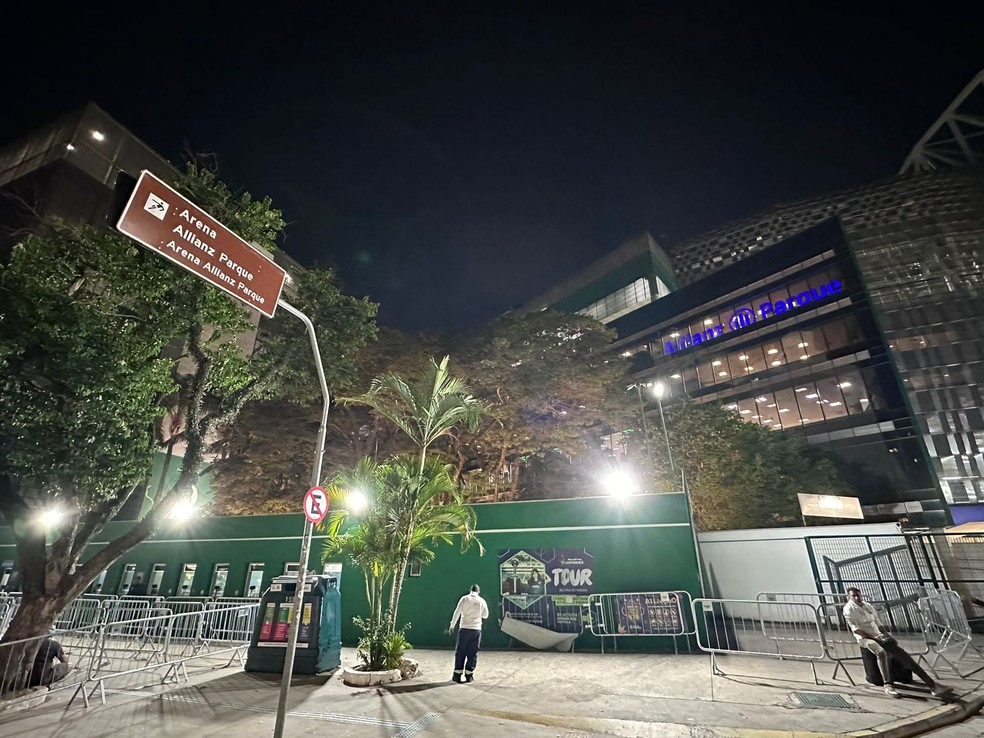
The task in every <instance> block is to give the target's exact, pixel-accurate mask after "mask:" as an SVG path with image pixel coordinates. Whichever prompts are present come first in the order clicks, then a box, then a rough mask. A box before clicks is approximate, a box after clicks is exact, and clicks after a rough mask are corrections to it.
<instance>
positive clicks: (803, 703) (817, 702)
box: [793, 692, 860, 710]
mask: <svg viewBox="0 0 984 738" xmlns="http://www.w3.org/2000/svg"><path fill="white" fill-rule="evenodd" d="M793 697H795V698H796V699H797V700H798V701H799V703H800V704H799V706H800V707H814V708H826V709H830V710H858V709H860V708H859V707H858V705H857V703H856V702H855V701H854V700H847V699H845V698H844V696H843V695H840V694H837V693H835V692H793Z"/></svg>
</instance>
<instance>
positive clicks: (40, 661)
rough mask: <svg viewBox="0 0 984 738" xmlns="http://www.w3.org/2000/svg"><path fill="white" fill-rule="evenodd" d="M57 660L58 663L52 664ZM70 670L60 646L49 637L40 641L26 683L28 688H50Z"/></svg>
mask: <svg viewBox="0 0 984 738" xmlns="http://www.w3.org/2000/svg"><path fill="white" fill-rule="evenodd" d="M55 660H57V661H58V662H59V663H57V664H54V663H52V662H53V661H55ZM71 668H72V666H71V664H69V663H68V657H67V656H65V651H64V650H63V649H62V647H61V644H60V643H59V642H58V641H56V640H55V639H54V638H51V637H50V636H49V637H48V638H45V639H44V640H43V641H41V646H40V647H39V648H38V652H37V654H36V655H35V656H34V667H33V668H32V669H31V677H30V679H29V680H28V682H27V686H29V687H40V686H46V687H47V686H51V685H52V684H54V683H55V682H58V681H61V680H62V679H64V678H65V676H66V675H67V674H68V672H69V670H70V669H71Z"/></svg>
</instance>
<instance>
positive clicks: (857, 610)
mask: <svg viewBox="0 0 984 738" xmlns="http://www.w3.org/2000/svg"><path fill="white" fill-rule="evenodd" d="M847 596H848V602H847V604H846V605H844V620H846V621H847V624H848V625H849V626H850V627H851V632H852V633H854V638H855V639H856V640H857V642H858V643H860V644H861V648H866V649H868V650H869V651H871V653H873V654H874V655H875V656H876V657H877V658H878V668H879V669H880V670H881V674H882V679H883V680H884V681H885V694H887V695H889V696H890V697H898V696H899V693H898V691H897V690H896V689H895V684H894V683H893V680H892V669H891V659H895V660H896V661H898V662H899V663H900V664H902V665H903V666H905V667H906V668H907V669H910V670H911V671H912V672H913V673H914V674H915V675H916V676H918V677H919V678H920V679H922V680H923V681H924V682H925V683H926V686H928V687H929V688H930V690H932V692H933V695H934V696H936V697H946V696H947V695H949V694H951V693H952V692H953V690H952V689H951V688H950V687H947V686H946V685H944V684H940V683H939V682H937V681H935V680H933V678H932V677H930V676H929V674H927V673H926V671H925V670H924V669H923V668H922V667H921V666H919V664H917V663H916V661H915V659H913V658H912V656H910V655H909V653H908V652H907V651H906V650H905V649H903V648H902V647H901V646H900V645H899V644H898V641H896V640H895V639H894V638H893V637H892V636H891V635H889V634H888V633H886V632H885V631H884V629H883V628H882V626H881V623H880V622H879V621H878V613H877V612H875V608H874V607H872V606H871V603H869V602H865V601H864V596H863V595H862V594H861V590H860V589H858V588H857V587H850V588H849V589H848V590H847Z"/></svg>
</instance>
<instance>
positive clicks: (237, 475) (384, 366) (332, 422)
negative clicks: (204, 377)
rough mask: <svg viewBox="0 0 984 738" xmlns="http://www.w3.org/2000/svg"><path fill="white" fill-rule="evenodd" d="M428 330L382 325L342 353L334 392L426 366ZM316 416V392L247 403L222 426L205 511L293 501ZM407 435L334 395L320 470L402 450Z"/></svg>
mask: <svg viewBox="0 0 984 738" xmlns="http://www.w3.org/2000/svg"><path fill="white" fill-rule="evenodd" d="M436 345H437V342H436V339H434V338H433V337H431V336H416V337H411V336H408V335H406V334H403V333H400V332H399V331H395V330H392V329H387V328H381V329H380V331H379V336H378V338H377V340H376V341H373V342H370V343H368V344H367V345H366V346H364V347H363V348H362V349H361V350H359V351H358V353H357V354H356V355H355V357H354V358H352V357H348V356H347V357H345V358H344V359H340V360H342V361H346V362H347V364H348V365H349V367H348V370H349V373H350V375H351V376H348V377H346V378H345V380H346V381H345V382H344V383H342V382H336V383H334V384H333V386H332V390H333V392H336V393H348V392H352V391H353V390H354V389H355V388H360V389H364V388H366V387H368V386H369V383H370V382H371V380H372V378H373V377H375V376H377V375H379V374H384V373H389V374H398V375H401V376H410V375H414V374H417V373H419V372H420V370H421V369H422V368H423V367H424V366H426V363H427V361H428V360H429V357H430V356H432V355H433V354H432V353H431V349H432V348H433V347H434V346H436ZM320 420H321V398H320V395H319V396H318V397H317V398H314V399H312V398H310V397H308V396H307V395H306V394H305V395H304V396H302V397H292V398H290V399H289V400H273V401H269V400H267V401H254V402H251V403H249V404H248V405H247V406H246V407H245V408H244V410H243V412H242V413H241V414H240V415H239V417H238V419H237V420H236V422H235V423H231V424H229V425H227V426H226V427H225V428H223V429H222V433H221V438H220V440H219V443H218V445H217V448H218V450H219V452H220V458H219V459H218V460H217V461H216V462H215V463H214V464H213V466H212V476H211V477H210V481H211V485H212V492H213V496H214V500H213V507H212V510H211V512H212V513H214V514H218V515H259V514H268V513H283V512H292V511H294V510H296V509H297V491H298V490H299V489H305V488H306V485H307V483H308V482H309V480H310V476H311V439H312V438H314V437H315V434H316V433H317V429H318V423H319V422H320ZM411 448H412V445H411V444H410V442H409V441H408V439H407V438H406V437H405V436H404V435H403V434H401V433H400V431H399V430H398V429H397V428H396V427H394V426H393V424H392V423H390V422H389V421H387V420H386V419H385V418H382V417H381V416H378V415H376V414H374V413H373V412H372V411H371V410H370V409H369V408H368V407H366V406H363V405H351V404H348V405H345V404H338V403H333V404H332V408H331V412H330V413H329V415H328V429H327V438H326V442H325V455H324V472H325V477H326V478H331V477H332V476H333V475H334V474H337V473H341V472H343V471H345V470H347V469H352V468H354V467H355V466H356V465H357V464H358V463H359V461H360V460H361V459H363V458H365V457H370V458H372V459H373V460H374V461H380V460H383V459H388V458H390V457H391V456H393V455H395V454H397V453H400V452H403V451H408V450H410V449H411Z"/></svg>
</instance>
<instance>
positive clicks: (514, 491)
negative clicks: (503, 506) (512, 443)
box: [510, 461, 519, 500]
mask: <svg viewBox="0 0 984 738" xmlns="http://www.w3.org/2000/svg"><path fill="white" fill-rule="evenodd" d="M510 468H511V469H513V470H514V471H513V475H512V489H510V494H511V495H512V499H514V500H515V499H516V498H517V496H518V492H519V462H518V461H514V462H513V463H512V464H510Z"/></svg>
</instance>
